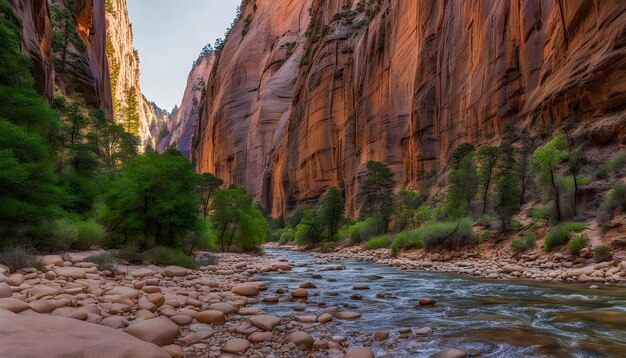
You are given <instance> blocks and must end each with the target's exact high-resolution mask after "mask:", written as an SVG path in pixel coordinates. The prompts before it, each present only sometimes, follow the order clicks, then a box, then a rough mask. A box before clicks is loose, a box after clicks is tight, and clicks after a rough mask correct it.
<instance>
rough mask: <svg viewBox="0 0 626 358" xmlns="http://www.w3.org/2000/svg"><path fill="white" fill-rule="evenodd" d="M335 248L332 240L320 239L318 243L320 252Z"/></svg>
mask: <svg viewBox="0 0 626 358" xmlns="http://www.w3.org/2000/svg"><path fill="white" fill-rule="evenodd" d="M334 249H335V243H334V242H332V241H322V242H321V243H320V250H321V251H322V252H331V251H333V250H334Z"/></svg>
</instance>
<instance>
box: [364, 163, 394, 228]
mask: <svg viewBox="0 0 626 358" xmlns="http://www.w3.org/2000/svg"><path fill="white" fill-rule="evenodd" d="M366 168H367V174H366V176H365V179H364V180H363V182H362V183H361V189H360V190H359V193H358V195H357V202H358V203H360V207H361V213H360V217H361V218H362V219H363V218H366V217H379V218H380V219H381V220H382V225H383V231H384V232H387V230H388V228H389V222H390V220H391V214H392V213H393V188H394V187H395V185H396V182H395V181H394V179H393V176H394V174H393V172H392V171H391V169H389V167H388V166H386V165H385V164H383V163H380V162H375V161H371V160H370V161H368V162H367V164H366Z"/></svg>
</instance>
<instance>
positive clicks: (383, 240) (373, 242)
mask: <svg viewBox="0 0 626 358" xmlns="http://www.w3.org/2000/svg"><path fill="white" fill-rule="evenodd" d="M389 243H391V236H389V235H383V236H378V237H375V238H373V239H370V240H368V241H367V242H366V243H365V248H366V249H368V250H376V249H381V248H383V247H387V246H389Z"/></svg>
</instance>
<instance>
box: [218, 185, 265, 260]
mask: <svg viewBox="0 0 626 358" xmlns="http://www.w3.org/2000/svg"><path fill="white" fill-rule="evenodd" d="M211 212H212V213H213V215H212V216H211V221H212V222H213V226H214V227H215V230H216V234H217V238H218V241H219V244H220V249H221V250H222V251H224V250H225V249H226V247H233V246H235V247H238V248H241V249H243V250H258V249H259V246H260V245H261V244H262V243H263V242H264V240H265V237H266V235H267V221H266V220H265V218H264V217H263V214H262V213H261V212H260V211H259V209H257V208H256V207H255V206H254V205H253V204H252V198H251V197H250V195H248V194H247V193H246V191H245V190H244V189H242V188H238V187H235V186H231V187H229V188H227V189H220V190H218V191H217V192H216V193H215V196H214V198H213V201H212V202H211Z"/></svg>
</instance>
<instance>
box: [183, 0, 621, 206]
mask: <svg viewBox="0 0 626 358" xmlns="http://www.w3.org/2000/svg"><path fill="white" fill-rule="evenodd" d="M309 8H310V11H308V10H309ZM307 29H308V31H306V33H307V36H305V35H304V34H305V30H307ZM625 38H626V2H622V1H594V0H578V1H561V0H528V1H510V0H494V1H470V0H459V1H445V0H436V1H391V0H373V1H351V0H315V1H313V2H312V6H311V3H309V2H304V1H290V0H272V1H270V0H257V1H249V2H248V4H247V6H246V7H245V9H243V11H242V15H241V16H240V18H239V19H238V20H237V21H236V22H235V24H234V26H233V28H232V30H231V32H230V34H229V36H228V38H227V40H226V43H225V45H224V48H223V49H222V51H221V53H220V54H219V56H218V57H217V59H216V61H217V62H218V64H217V65H216V71H215V73H213V74H212V76H211V79H210V80H209V83H208V87H207V95H206V97H205V101H204V108H205V110H204V111H203V112H202V114H201V116H200V120H199V123H198V126H197V130H196V133H195V136H194V143H193V148H192V156H193V160H194V163H195V165H196V167H197V169H198V170H200V171H208V172H214V173H216V174H217V175H218V176H219V177H221V178H222V179H224V180H226V182H227V183H234V184H237V185H242V186H244V187H245V188H246V189H247V190H248V191H250V192H251V193H252V194H254V196H255V197H256V198H257V199H258V200H260V201H261V202H262V203H264V204H266V205H268V206H270V207H271V208H272V212H273V213H274V214H275V215H279V214H282V213H284V212H286V211H288V210H291V209H293V208H294V207H295V206H296V205H306V204H307V203H313V202H316V201H317V200H318V199H319V197H320V195H322V194H323V192H324V191H325V190H326V189H327V188H328V187H329V186H331V185H337V186H339V187H340V188H341V189H342V190H343V192H344V195H345V197H346V203H347V204H346V205H347V208H348V210H349V213H354V212H355V203H354V197H355V193H356V192H357V190H358V182H359V178H360V176H361V175H362V174H363V172H364V165H365V163H366V162H367V161H368V160H378V161H382V162H385V163H387V164H389V165H390V166H391V168H392V169H393V170H394V172H395V173H396V179H397V180H398V185H399V186H411V187H424V186H425V185H427V183H428V180H427V179H428V178H430V177H432V176H434V175H436V174H437V173H439V172H441V171H442V170H445V163H446V162H447V158H448V155H449V153H450V152H451V151H452V150H453V149H454V147H455V146H457V145H458V144H460V143H463V142H468V141H469V142H474V143H477V144H484V143H489V142H497V141H498V140H499V133H500V129H501V128H502V126H503V125H504V124H506V123H514V124H516V125H518V126H525V125H528V126H530V127H531V129H533V131H535V132H536V133H538V134H539V133H542V132H543V133H549V132H551V131H552V130H554V129H555V128H557V127H558V126H560V125H562V124H565V123H575V124H577V125H578V127H579V128H580V131H579V133H580V136H581V137H586V138H590V139H591V141H592V143H593V144H607V143H614V142H619V143H622V144H626V131H625V128H624V108H625V105H626V90H625V88H626V41H625V40H624V39H625ZM291 42H295V44H294V45H291ZM288 43H289V44H290V45H289V46H288V47H289V48H292V49H294V50H293V51H292V53H291V56H289V57H288V58H287V59H286V60H284V61H279V60H280V56H279V54H280V53H281V51H283V50H284V48H285V45H286V44H288Z"/></svg>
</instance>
